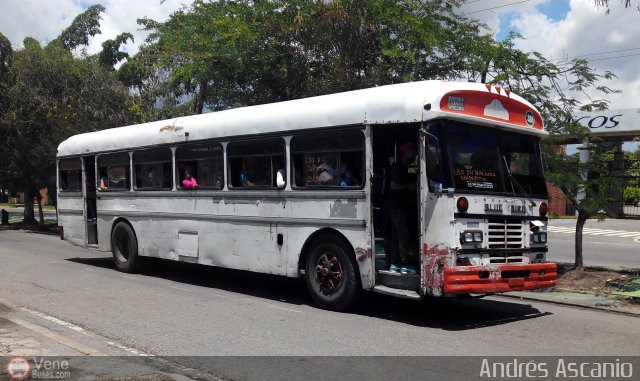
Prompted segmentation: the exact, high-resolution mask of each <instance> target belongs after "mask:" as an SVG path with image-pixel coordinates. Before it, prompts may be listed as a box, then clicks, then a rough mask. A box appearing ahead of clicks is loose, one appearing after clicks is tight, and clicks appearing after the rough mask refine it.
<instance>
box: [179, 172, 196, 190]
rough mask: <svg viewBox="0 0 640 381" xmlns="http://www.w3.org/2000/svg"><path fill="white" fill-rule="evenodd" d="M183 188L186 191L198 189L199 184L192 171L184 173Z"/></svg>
mask: <svg viewBox="0 0 640 381" xmlns="http://www.w3.org/2000/svg"><path fill="white" fill-rule="evenodd" d="M182 187H183V188H184V189H198V182H197V181H196V179H195V177H193V176H192V175H191V169H190V168H187V169H185V171H184V180H182Z"/></svg>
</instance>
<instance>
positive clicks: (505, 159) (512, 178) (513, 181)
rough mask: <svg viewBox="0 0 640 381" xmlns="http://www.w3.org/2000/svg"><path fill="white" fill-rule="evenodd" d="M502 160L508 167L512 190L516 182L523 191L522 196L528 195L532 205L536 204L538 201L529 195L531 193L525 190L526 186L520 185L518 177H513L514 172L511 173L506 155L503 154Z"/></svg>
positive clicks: (521, 191)
mask: <svg viewBox="0 0 640 381" xmlns="http://www.w3.org/2000/svg"><path fill="white" fill-rule="evenodd" d="M502 160H503V161H504V167H505V168H506V169H507V176H508V177H509V181H511V190H513V184H515V185H516V187H517V188H518V190H519V191H520V193H522V196H524V197H526V198H527V200H529V202H530V203H531V206H536V202H535V201H533V199H532V198H531V197H529V194H528V193H527V191H525V190H524V187H522V185H520V182H518V180H516V178H515V177H513V174H511V170H510V169H509V163H507V158H506V157H505V156H504V155H502Z"/></svg>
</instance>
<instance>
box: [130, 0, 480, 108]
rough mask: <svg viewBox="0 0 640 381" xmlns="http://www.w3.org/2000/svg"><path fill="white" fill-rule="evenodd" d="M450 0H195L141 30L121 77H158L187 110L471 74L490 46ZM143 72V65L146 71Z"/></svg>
mask: <svg viewBox="0 0 640 381" xmlns="http://www.w3.org/2000/svg"><path fill="white" fill-rule="evenodd" d="M459 3H460V2H457V1H450V2H448V3H447V4H448V5H445V3H442V2H425V1H418V0H403V1H389V0H356V1H329V2H327V1H321V0H295V1H283V0H271V1H260V2H246V1H232V0H225V1H204V0H196V1H194V2H193V3H192V4H191V5H189V6H186V7H184V8H182V9H181V10H179V11H177V12H175V13H174V14H172V15H171V17H170V18H169V19H168V20H167V21H166V22H163V23H160V22H157V21H154V20H149V19H142V20H139V22H140V23H141V25H142V26H143V27H144V29H146V30H147V31H149V32H150V35H149V38H148V40H147V43H146V45H145V47H144V49H143V51H142V52H141V53H142V54H143V55H144V56H145V57H148V56H149V52H153V54H154V58H155V59H156V61H155V64H154V67H153V68H152V69H150V70H139V69H141V66H140V64H141V60H137V57H134V60H133V65H136V66H135V67H136V68H138V69H136V70H131V69H133V68H125V70H126V71H127V72H130V73H131V72H135V73H139V74H142V75H147V76H148V77H146V78H137V79H136V82H137V83H144V82H145V81H146V80H147V79H148V78H152V77H154V76H157V75H159V74H161V75H164V76H166V79H167V82H168V83H169V84H170V86H168V87H167V88H166V91H167V92H169V93H173V94H176V95H178V97H181V96H182V97H184V98H183V99H185V100H188V102H190V104H191V107H190V108H191V110H190V112H192V113H201V112H203V110H205V109H208V110H218V109H225V108H229V107H234V106H239V105H252V104H260V103H267V102H275V101H282V100H288V99H294V98H300V97H307V96H313V95H319V94H326V93H333V92H339V91H346V90H354V89H359V88H365V87H371V86H376V85H379V84H389V83H396V82H406V81H412V80H421V79H427V78H443V79H456V78H460V77H461V76H465V73H466V72H467V71H468V69H469V68H470V67H471V68H477V69H480V68H481V67H482V66H483V65H484V64H483V59H484V57H483V56H482V54H481V51H482V49H483V48H484V47H487V46H491V44H492V42H491V41H492V40H491V38H490V37H488V36H483V35H482V34H481V33H480V30H481V25H480V24H479V23H478V22H477V21H474V20H470V19H466V18H464V17H461V16H460V15H458V14H456V13H455V12H454V8H455V7H454V6H457V5H459ZM146 67H147V68H148V66H146Z"/></svg>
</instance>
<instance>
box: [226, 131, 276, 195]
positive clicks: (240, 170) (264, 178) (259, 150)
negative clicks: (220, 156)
mask: <svg viewBox="0 0 640 381" xmlns="http://www.w3.org/2000/svg"><path fill="white" fill-rule="evenodd" d="M227 156H228V160H229V182H230V187H231V188H263V189H264V188H269V189H272V188H276V187H277V184H276V179H277V176H278V172H280V173H281V174H284V163H285V161H284V157H285V149H284V140H282V139H281V138H269V139H261V140H249V141H242V142H231V143H229V145H228V147H227ZM283 177H284V178H285V179H286V174H285V176H283Z"/></svg>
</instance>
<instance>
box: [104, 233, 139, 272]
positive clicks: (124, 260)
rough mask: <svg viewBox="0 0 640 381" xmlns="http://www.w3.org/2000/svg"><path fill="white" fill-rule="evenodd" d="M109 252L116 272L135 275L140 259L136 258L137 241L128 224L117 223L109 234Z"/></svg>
mask: <svg viewBox="0 0 640 381" xmlns="http://www.w3.org/2000/svg"><path fill="white" fill-rule="evenodd" d="M111 252H112V253H113V261H114V262H115V264H116V267H117V268H118V270H120V271H122V272H125V273H135V272H138V270H139V269H140V263H141V258H140V257H139V256H138V240H137V239H136V236H135V234H134V233H133V229H132V228H131V226H129V224H127V223H124V222H119V223H118V224H117V225H116V226H115V227H114V228H113V232H112V233H111Z"/></svg>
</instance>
